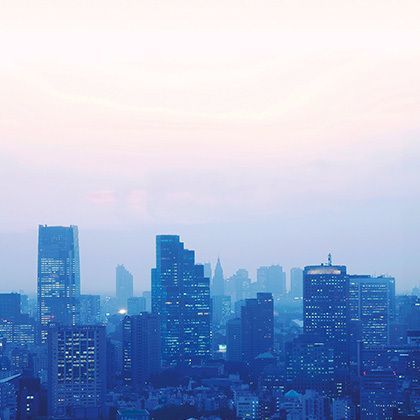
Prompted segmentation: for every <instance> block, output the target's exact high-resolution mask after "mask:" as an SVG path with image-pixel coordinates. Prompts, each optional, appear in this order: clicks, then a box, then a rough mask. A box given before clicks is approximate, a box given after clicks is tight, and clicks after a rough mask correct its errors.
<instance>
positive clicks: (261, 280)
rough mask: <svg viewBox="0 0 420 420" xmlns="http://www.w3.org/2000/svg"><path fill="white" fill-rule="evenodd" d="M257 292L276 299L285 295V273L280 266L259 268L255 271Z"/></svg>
mask: <svg viewBox="0 0 420 420" xmlns="http://www.w3.org/2000/svg"><path fill="white" fill-rule="evenodd" d="M257 284H258V291H260V292H267V293H272V294H273V296H275V297H278V296H282V295H284V294H286V273H285V272H284V271H283V268H282V267H281V266H280V265H271V266H268V267H259V268H258V270H257Z"/></svg>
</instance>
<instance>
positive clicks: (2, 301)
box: [0, 293, 20, 319]
mask: <svg viewBox="0 0 420 420" xmlns="http://www.w3.org/2000/svg"><path fill="white" fill-rule="evenodd" d="M19 316H20V294H19V293H0V319H15V318H18V317H19Z"/></svg>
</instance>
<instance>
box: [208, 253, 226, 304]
mask: <svg viewBox="0 0 420 420" xmlns="http://www.w3.org/2000/svg"><path fill="white" fill-rule="evenodd" d="M211 294H212V295H214V296H223V295H224V294H225V278H224V277H223V268H222V264H221V263H220V258H217V263H216V267H215V269H214V276H213V281H212V284H211Z"/></svg>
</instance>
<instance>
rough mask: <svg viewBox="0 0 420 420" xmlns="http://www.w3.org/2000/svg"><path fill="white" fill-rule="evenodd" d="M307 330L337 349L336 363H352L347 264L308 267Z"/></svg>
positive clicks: (305, 285)
mask: <svg viewBox="0 0 420 420" xmlns="http://www.w3.org/2000/svg"><path fill="white" fill-rule="evenodd" d="M303 329H304V333H305V334H310V335H312V336H317V337H318V341H319V342H323V343H325V344H326V345H328V346H331V348H333V349H334V360H335V366H336V367H337V368H338V369H343V370H345V369H347V367H348V362H349V354H348V344H349V278H348V276H347V272H346V267H344V266H337V265H319V266H308V267H305V270H304V274H303Z"/></svg>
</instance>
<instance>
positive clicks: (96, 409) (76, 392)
mask: <svg viewBox="0 0 420 420" xmlns="http://www.w3.org/2000/svg"><path fill="white" fill-rule="evenodd" d="M48 355H49V364H48V397H49V398H48V404H49V412H50V414H51V415H53V416H57V417H59V416H66V415H67V416H73V417H77V415H80V416H81V417H82V418H99V417H100V412H101V408H102V405H103V403H104V399H105V392H106V333H105V327H104V326H98V325H95V326H94V325H88V326H76V327H64V326H59V327H52V328H51V329H50V330H49V332H48ZM76 413H78V414H77V415H76ZM80 413H82V414H80ZM83 416H84V417H83Z"/></svg>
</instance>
